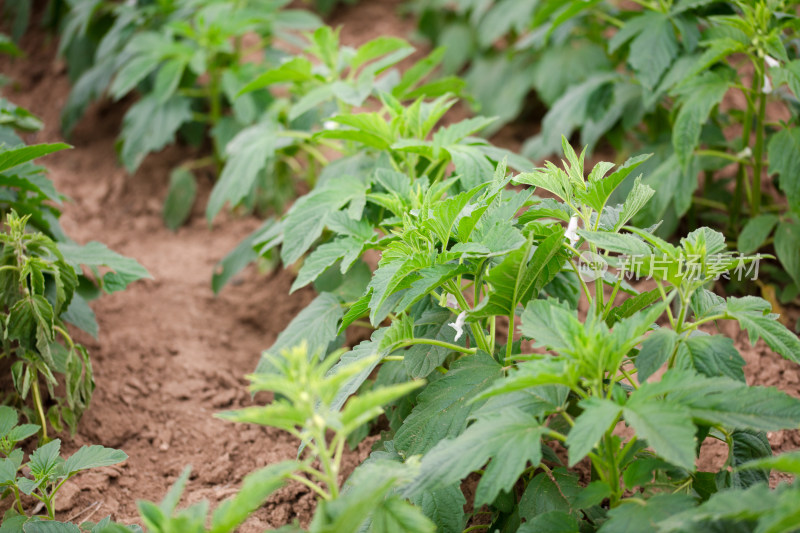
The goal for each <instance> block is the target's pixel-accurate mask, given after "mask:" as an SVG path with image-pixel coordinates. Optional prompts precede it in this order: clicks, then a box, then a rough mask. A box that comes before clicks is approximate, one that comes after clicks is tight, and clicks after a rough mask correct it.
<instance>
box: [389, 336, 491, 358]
mask: <svg viewBox="0 0 800 533" xmlns="http://www.w3.org/2000/svg"><path fill="white" fill-rule="evenodd" d="M415 344H427V345H430V346H438V347H440V348H446V349H448V350H451V351H453V352H461V353H466V354H473V353H475V352H477V351H478V349H477V348H464V347H463V346H459V345H458V344H452V343H449V342H444V341H438V340H436V339H409V340H406V341H403V342H401V343H400V344H398V345H397V347H396V348H395V350H399V349H400V348H407V347H409V346H414V345H415ZM386 360H390V361H391V359H389V358H388V357H384V361H386Z"/></svg>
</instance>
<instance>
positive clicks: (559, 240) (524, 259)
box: [471, 226, 565, 317]
mask: <svg viewBox="0 0 800 533" xmlns="http://www.w3.org/2000/svg"><path fill="white" fill-rule="evenodd" d="M563 242H564V228H562V227H560V226H559V227H557V228H556V229H555V231H554V232H553V233H552V234H551V235H550V236H548V237H547V238H546V239H544V240H543V241H542V242H541V243H539V246H537V247H536V250H535V251H534V252H533V255H532V256H530V260H528V257H529V254H530V249H531V242H530V241H528V244H527V245H526V246H523V247H521V248H520V249H519V250H517V251H515V252H512V253H510V254H509V255H508V256H506V258H505V259H504V260H503V262H502V263H500V264H499V265H498V266H496V267H494V268H492V269H490V270H489V271H488V273H487V274H486V276H485V280H486V281H488V282H489V283H490V284H491V290H490V292H489V295H488V298H487V301H486V304H485V305H483V302H481V306H479V307H478V308H476V309H475V310H474V311H473V312H472V313H471V315H472V316H475V317H483V316H491V315H505V316H510V315H511V314H512V313H515V312H516V309H517V306H518V305H519V304H520V303H522V304H525V303H526V302H527V301H528V300H529V299H530V298H532V297H533V296H535V295H538V293H539V291H540V290H541V289H542V288H544V286H545V285H547V284H548V283H549V282H550V281H552V279H553V278H554V277H555V276H556V274H558V272H559V271H560V270H561V265H562V264H563V263H564V261H565V257H564V256H563V254H559V252H560V251H561V250H562V245H563Z"/></svg>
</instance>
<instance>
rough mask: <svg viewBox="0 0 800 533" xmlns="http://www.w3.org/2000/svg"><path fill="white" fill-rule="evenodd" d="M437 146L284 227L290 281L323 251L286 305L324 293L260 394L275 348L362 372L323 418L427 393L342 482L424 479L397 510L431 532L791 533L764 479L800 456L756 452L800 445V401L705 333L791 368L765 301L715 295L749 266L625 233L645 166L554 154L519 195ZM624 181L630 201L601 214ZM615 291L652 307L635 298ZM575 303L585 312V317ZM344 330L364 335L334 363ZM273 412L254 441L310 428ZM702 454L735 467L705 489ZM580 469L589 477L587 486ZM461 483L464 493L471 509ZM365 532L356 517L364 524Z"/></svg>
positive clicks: (784, 490)
mask: <svg viewBox="0 0 800 533" xmlns="http://www.w3.org/2000/svg"><path fill="white" fill-rule="evenodd" d="M414 105H416V104H413V105H412V106H409V107H408V108H407V110H408V109H411V108H413V107H414ZM458 126H459V125H458V124H456V125H453V126H449V127H448V128H443V129H442V130H440V132H442V131H448V129H449V128H457V127H458ZM439 135H440V134H439V133H437V134H436V135H434V137H433V139H434V140H432V141H420V140H417V141H415V142H413V143H412V142H408V143H403V146H407V145H410V146H413V148H412V149H411V151H412V153H414V154H416V155H417V156H419V157H420V159H418V160H415V164H413V165H410V166H409V167H403V166H402V164H398V163H397V161H396V160H395V158H394V157H387V155H388V154H385V155H383V156H382V157H381V156H379V157H378V163H377V164H375V165H374V166H373V167H371V168H367V169H366V170H365V171H362V172H360V173H355V172H353V171H352V170H351V171H350V172H351V174H349V175H348V173H346V172H343V171H339V172H337V173H336V174H335V175H334V176H332V177H330V178H328V179H329V180H331V186H330V187H326V186H325V183H326V182H324V181H322V180H320V185H318V187H317V188H316V189H314V190H313V191H311V192H310V193H309V194H308V195H307V196H305V197H303V198H301V199H300V200H299V201H297V202H296V203H295V204H294V206H293V207H292V208H291V209H290V210H289V212H288V213H287V215H286V217H284V219H283V220H282V221H281V223H280V226H281V227H282V233H283V235H282V238H283V239H284V240H283V246H282V249H281V256H282V257H283V258H284V260H285V262H287V263H289V262H293V261H295V260H296V259H298V258H300V257H302V255H303V254H305V253H306V252H307V251H308V250H310V249H311V247H312V246H314V245H316V247H314V248H313V251H311V252H310V253H308V255H307V256H306V257H305V258H304V259H303V263H302V266H301V268H300V269H299V271H298V276H297V280H296V282H295V285H294V287H293V288H294V289H296V288H299V287H302V286H303V285H305V284H308V283H311V282H315V283H316V287H317V289H318V291H321V292H320V295H319V296H318V297H317V298H316V299H315V300H314V301H313V302H312V303H311V304H310V305H309V306H308V307H307V308H306V309H305V310H304V311H302V312H301V313H300V314H299V315H298V316H297V317H296V318H295V319H294V320H293V321H292V322H291V324H290V325H289V327H288V328H287V329H286V330H285V331H284V332H283V333H282V334H281V335H280V336H279V337H278V339H277V341H276V343H275V344H274V345H273V346H272V347H271V348H270V349H268V350H267V351H265V352H264V356H263V358H262V361H261V363H260V365H259V367H258V369H257V374H256V376H255V377H254V378H253V379H254V383H259V381H260V380H264V381H265V382H268V383H270V384H273V383H276V382H278V380H280V379H282V378H281V376H283V375H284V374H285V370H284V369H285V367H286V366H287V365H290V364H291V363H290V362H289V361H290V359H288V357H289V356H287V355H285V350H287V349H290V347H292V346H295V345H297V344H298V343H299V342H301V340H304V341H305V342H307V346H308V350H309V351H308V353H309V354H317V355H311V356H310V357H311V359H314V358H315V357H320V358H321V359H322V361H323V364H326V363H327V364H328V365H330V366H331V369H330V371H329V372H328V375H329V376H331V377H334V376H340V373H341V372H346V371H347V370H349V369H351V368H354V367H352V366H351V365H354V364H356V363H363V367H361V369H360V371H359V372H357V373H354V374H353V375H348V377H347V379H345V380H343V381H342V382H341V383H340V384H339V386H338V390H337V392H336V394H335V395H333V398H332V400H327V401H325V402H322V404H323V405H328V406H329V407H330V409H332V410H335V411H336V410H339V409H343V411H342V412H343V413H344V412H347V410H348V409H349V408H350V407H351V406H352V405H358V404H359V402H360V401H361V399H362V398H364V397H371V396H370V395H371V394H372V392H371V391H373V390H375V389H377V390H381V388H382V387H387V386H393V385H400V384H405V383H408V382H409V380H425V381H426V384H425V385H424V386H422V387H421V388H419V389H418V390H417V389H415V390H414V391H413V392H410V393H407V394H405V395H403V396H402V397H400V398H398V399H394V400H392V401H388V400H387V402H386V406H385V412H386V419H387V420H386V422H387V423H388V429H387V430H386V431H384V432H383V433H382V436H381V440H380V441H378V443H377V444H376V445H375V448H374V451H373V455H372V456H371V459H370V460H369V461H367V462H366V463H365V464H364V465H362V466H361V467H359V468H358V469H357V470H356V472H354V474H353V479H360V478H359V476H360V475H361V471H362V469H365V470H368V469H369V468H370V465H371V464H372V462H373V461H381V462H383V461H386V460H389V461H394V462H395V463H396V465H397V467H398V468H401V465H405V467H406V468H414V469H418V470H416V472H415V473H414V474H413V475H412V476H411V479H410V480H407V481H405V482H403V483H400V484H398V485H397V486H396V487H395V488H394V491H393V492H392V494H397V495H399V496H400V497H402V498H406V499H407V500H408V501H409V502H412V503H414V504H415V505H417V506H418V507H419V509H420V510H421V511H422V513H423V514H424V515H425V516H426V517H427V518H428V520H430V521H431V522H433V524H434V525H435V526H436V528H437V529H438V530H441V531H461V530H463V529H464V528H465V527H467V526H468V527H470V528H475V529H484V528H485V529H487V530H492V531H494V530H500V531H517V530H520V531H551V530H552V531H578V530H580V531H587V530H588V531H594V530H599V531H604V532H609V531H632V530H635V531H645V530H648V531H649V530H664V531H672V530H675V531H694V530H697V531H707V530H708V528H709V527H719V528H722V529H724V528H725V527H728V526H729V525H730V524H734V523H735V524H736V527H741V528H742V530H751V529H755V528H758V530H759V531H761V530H773V531H790V530H793V529H795V528H796V527H797V525H798V524H797V522H796V518H795V516H794V511H793V510H792V508H790V507H789V506H781V504H780V503H779V502H781V501H789V499H791V498H793V497H796V496H797V490H798V487H797V485H782V486H780V487H779V488H778V489H777V490H774V491H770V490H769V485H768V480H769V472H768V469H769V468H778V469H782V470H784V471H787V472H793V471H794V467H792V466H789V465H791V464H793V461H794V455H791V454H790V455H784V456H778V457H776V458H772V451H771V448H770V446H769V442H768V441H767V440H766V432H767V431H777V430H781V429H794V428H796V427H798V424H799V423H800V401H798V400H797V399H796V398H793V397H791V396H788V395H787V394H785V393H783V392H780V391H778V390H777V389H773V388H764V387H750V386H748V385H747V383H746V382H745V380H744V372H743V366H744V364H745V363H744V360H743V359H742V358H741V356H740V355H739V353H738V351H737V349H736V347H735V346H734V343H733V341H732V340H731V339H730V338H727V337H725V336H724V335H721V334H718V333H713V331H711V330H712V329H713V325H714V324H715V323H717V322H718V321H721V320H734V321H737V322H738V323H739V325H740V327H741V328H742V329H744V330H746V331H747V332H748V334H749V338H750V341H751V342H753V343H754V342H755V341H756V340H758V339H763V340H764V341H765V342H766V343H767V345H768V346H769V347H770V348H772V349H773V350H775V351H776V352H778V353H780V354H781V355H783V356H784V357H786V358H788V359H790V360H792V361H795V362H798V356H800V341H799V340H798V338H797V336H796V335H794V334H793V333H792V332H790V331H789V330H787V329H786V328H785V327H784V326H783V325H782V324H781V323H780V322H779V321H777V315H775V314H773V313H771V307H770V304H769V303H768V302H766V301H765V300H762V299H760V298H756V297H752V296H750V297H744V298H737V297H729V298H727V299H724V298H721V297H719V296H717V295H715V294H714V293H713V292H711V291H709V290H708V288H707V287H709V286H710V284H713V282H714V280H715V279H716V278H718V277H719V276H721V275H723V274H724V273H726V272H730V271H733V270H735V269H738V268H743V267H747V266H752V264H751V263H752V262H754V261H755V260H757V259H758V258H757V257H755V256H749V257H741V256H738V255H736V254H734V253H733V252H731V251H730V250H728V248H727V246H726V244H725V240H724V237H723V236H722V234H720V233H719V232H716V231H714V230H711V229H709V228H700V229H698V230H695V231H693V232H691V233H690V234H689V235H687V236H686V237H685V238H683V239H681V241H680V244H679V245H677V246H676V245H672V244H669V243H667V242H666V241H664V240H662V239H661V238H659V237H658V236H656V235H655V233H654V231H655V228H649V229H645V228H639V227H637V226H634V225H631V220H632V219H635V217H636V215H637V213H639V212H641V211H642V210H643V209H645V208H646V206H647V203H648V202H649V201H650V200H651V198H652V197H653V194H654V191H653V189H652V188H650V187H649V186H648V185H646V184H645V180H644V179H643V178H642V176H641V175H640V176H638V177H636V178H635V179H631V178H633V172H634V170H636V169H637V167H639V166H640V165H643V164H644V163H645V161H646V160H647V159H648V157H649V156H640V157H636V158H633V159H631V160H629V161H628V162H626V163H625V164H624V165H622V166H620V167H618V168H616V169H614V165H613V164H609V163H599V164H598V165H597V166H595V167H594V168H593V169H591V171H585V170H584V154H580V155H578V154H576V153H575V152H574V151H572V149H571V147H570V146H569V144H567V143H566V141H565V140H564V141H563V150H564V152H565V154H566V159H567V160H566V162H565V164H564V168H559V167H556V166H555V165H553V164H551V163H548V164H547V165H546V166H545V167H544V168H541V169H538V170H535V171H534V172H525V173H522V174H517V175H516V176H512V175H509V174H508V172H507V169H506V166H505V164H504V163H502V162H501V163H499V164H497V165H493V164H492V163H489V164H490V165H491V166H494V167H495V168H493V169H491V172H490V173H488V174H485V173H482V171H480V170H477V169H476V168H474V167H470V166H469V165H468V166H467V167H464V166H462V167H461V168H460V169H459V170H456V171H452V170H445V171H444V172H443V173H441V174H439V173H438V172H437V171H438V169H439V167H438V166H437V165H436V164H431V162H432V161H435V157H436V156H435V155H434V154H436V153H437V151H436V148H435V147H438V146H441V145H442V144H441V141H439V142H437V140H436V139H437V138H438V139H441V137H439ZM388 152H389V153H391V148H390V149H389V150H388ZM381 160H382V162H381ZM342 164H345V163H342ZM408 168H411V169H417V170H416V171H411V172H409V171H408V170H407V169H408ZM420 169H421V171H420ZM426 169H430V170H429V172H430V173H429V172H426V171H425V170H426ZM448 169H452V167H448ZM468 169H469V170H473V171H475V172H474V173H473V174H470V172H469V170H468ZM626 181H631V182H632V185H631V187H630V192H629V193H628V194H627V196H626V197H625V198H624V199H623V201H622V202H621V203H619V204H615V203H613V202H612V201H611V198H612V196H613V195H614V193H615V191H616V190H617V189H618V188H619V187H621V186H622V184H623V183H624V182H626ZM334 183H335V184H336V185H335V186H334V185H333V184H334ZM510 185H514V187H510ZM351 187H352V190H350V188H351ZM536 189H542V190H544V191H547V193H548V196H549V197H548V198H542V197H539V196H536V195H534V192H535V190H536ZM345 191H349V192H345ZM337 192H338V195H337ZM362 194H363V200H360V198H361V195H362ZM553 197H555V199H554V198H553ZM354 199H355V200H356V203H355V205H356V206H357V207H353V206H354ZM311 210H314V212H315V213H317V215H316V217H314V218H313V219H312V218H311V217H310V213H311ZM295 228H297V231H298V233H297V234H296V236H295V234H293V232H294V231H295ZM273 231H274V230H273ZM290 235H291V238H289V236H290ZM301 236H303V237H304V238H303V239H301V238H300V237H301ZM276 240H280V237H272V238H271V239H269V240H265V241H263V242H262V248H261V249H262V251H265V250H267V249H269V248H270V247H271V246H274V245H275V244H276ZM370 249H372V250H378V251H379V252H380V260H379V262H378V267H377V269H376V270H375V271H374V273H370V271H369V269H368V268H367V267H366V266H364V265H363V264H362V263H361V260H360V257H361V256H362V255H363V253H364V251H365V250H370ZM586 252H591V253H593V254H597V255H598V256H600V257H602V258H603V261H605V262H607V264H609V265H610V269H609V271H608V272H606V273H605V275H602V276H599V277H597V278H596V279H594V281H591V280H589V281H587V280H585V279H584V278H583V277H580V276H578V273H579V272H581V270H580V268H579V264H580V260H579V259H580V257H581V254H582V253H586ZM630 257H638V258H640V259H641V260H640V261H639V262H636V263H633V264H631V263H630V262H629V261H628V259H627V258H630ZM689 265H691V268H690V267H689ZM626 274H628V275H629V276H631V275H632V276H636V277H638V278H645V277H647V278H648V279H651V285H652V288H650V289H649V290H647V291H644V292H641V291H639V290H637V289H636V288H634V287H633V286H631V285H630V284H629V283H628V282H627V281H626V279H627V277H629V276H626ZM581 299H583V300H584V301H586V302H588V309H586V311H585V312H580V313H579V311H578V308H579V302H580V300H581ZM350 327H357V328H369V329H371V330H373V332H372V334H371V335H370V338H369V339H368V340H365V341H363V342H362V343H360V344H359V345H357V346H356V347H355V348H353V349H352V350H350V351H347V352H346V353H344V355H341V356H339V355H338V352H336V351H335V350H336V347H337V346H338V345H340V343H341V342H342V339H343V336H342V334H343V333H344V332H345V331H346V330H347V329H348V328H350ZM362 331H363V330H362ZM281 353H284V356H283V357H280V356H279V354H281ZM325 353H333V354H334V358H335V361H331V360H330V359H328V358H326V357H325V356H324V354H325ZM662 372H663V373H662ZM658 374H661V375H660V377H659V379H655V376H656V375H658ZM270 390H273V391H276V392H278V393H280V394H283V389H277V388H270ZM279 397H281V398H282V399H281V400H279V401H278V402H277V403H275V404H272V405H270V406H267V407H265V408H263V410H259V409H262V408H254V410H253V411H252V412H253V413H254V414H253V417H252V418H251V419H250V421H257V422H260V423H268V424H271V425H276V426H278V427H285V428H288V427H289V426H291V425H292V424H295V425H296V424H297V421H296V419H295V418H294V416H295V415H297V416H298V417H300V418H302V417H304V416H306V415H303V414H302V412H299V413H295V412H294V411H293V410H292V408H290V407H289V405H293V404H287V403H286V402H287V401H288V402H291V400H292V399H293V398H292V396H291V395H287V396H286V398H283V397H282V396H279ZM287 409H288V410H287ZM255 413H259V414H258V415H256V414H255ZM280 424H284V426H280ZM368 432H369V427H368V426H364V427H362V428H361V429H360V431H358V432H355V433H354V435H355V436H354V437H353V438H351V439H350V440H351V441H352V442H353V443H355V442H357V440H358V438H359V437H363V436H364V435H366V434H367V433H368ZM298 436H299V437H300V438H301V439H307V436H306V435H303V434H298ZM711 441H718V442H721V443H722V445H724V446H725V447H726V449H727V450H728V456H727V459H726V461H725V463H724V464H723V465H721V466H720V467H719V469H718V470H714V471H708V472H704V471H698V470H697V468H696V460H697V457H699V455H700V453H701V451H702V450H703V449H704V447H705V446H708V445H709V443H710V442H711ZM304 442H305V441H304ZM323 464H324V461H323ZM578 464H585V465H587V466H588V467H589V468H588V470H589V472H590V474H587V475H586V476H584V478H581V477H579V476H578V475H577V474H576V472H575V470H574V469H572V467H575V466H576V465H578ZM386 471H388V470H386ZM377 476H378V474H372V475H371V476H370V477H377ZM465 480H466V481H465ZM469 480H472V482H473V483H474V482H475V481H477V486H476V487H475V485H470V486H472V487H475V488H474V489H473V490H470V491H468V492H467V494H474V496H472V497H471V498H470V500H469V501H468V500H467V497H466V496H465V492H464V491H463V488H464V487H465V485H463V483H464V482H467V483H470V481H469ZM751 496H752V498H751ZM784 498H785V500H784ZM731 501H736V502H738V503H737V505H736V506H730V505H728V502H731ZM465 506H466V508H470V509H472V512H471V513H470V514H467V513H466V512H465ZM376 514H378V515H380V512H378V511H376ZM371 520H372V522H371ZM374 520H380V519H376V518H375V515H373V514H372V511H371V510H370V509H369V508H368V507H367V506H366V505H365V507H364V509H363V510H362V513H361V515H360V518H359V524H360V525H361V526H363V525H364V524H372V525H371V526H370V527H375V522H374ZM356 527H358V526H356ZM398 527H400V529H398V530H400V531H403V530H407V531H413V530H414V529H413V527H410V526H408V527H406V528H405V529H403V527H402V526H398ZM772 527H774V529H770V528H772Z"/></svg>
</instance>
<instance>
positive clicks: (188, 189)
mask: <svg viewBox="0 0 800 533" xmlns="http://www.w3.org/2000/svg"><path fill="white" fill-rule="evenodd" d="M196 195H197V181H196V180H195V178H194V174H192V173H191V172H190V171H188V170H186V169H185V168H176V169H175V170H173V171H172V172H171V173H170V175H169V189H168V190H167V198H166V200H164V211H163V214H162V216H163V218H164V224H166V226H167V227H168V228H169V229H171V230H172V231H175V230H177V229H178V228H179V227H181V226H182V225H183V224H184V222H186V220H187V219H188V218H189V215H191V214H192V207H193V206H194V199H195V196H196Z"/></svg>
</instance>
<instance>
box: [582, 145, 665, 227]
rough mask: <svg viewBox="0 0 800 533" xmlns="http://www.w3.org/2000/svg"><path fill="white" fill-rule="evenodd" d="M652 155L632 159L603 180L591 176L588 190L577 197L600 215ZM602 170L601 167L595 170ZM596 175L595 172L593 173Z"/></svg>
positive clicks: (587, 185) (587, 186)
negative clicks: (620, 186) (614, 193)
mask: <svg viewBox="0 0 800 533" xmlns="http://www.w3.org/2000/svg"><path fill="white" fill-rule="evenodd" d="M651 155H652V154H644V155H640V156H636V157H632V158H630V159H628V160H627V161H625V164H623V165H622V166H620V167H619V168H618V169H617V170H616V171H615V172H614V173H612V174H611V175H609V176H608V177H606V178H603V179H596V178H595V179H592V178H593V176H589V182H588V183H587V184H586V190H585V191H580V192H579V193H578V194H576V196H577V197H578V198H579V199H581V200H583V201H584V202H586V203H587V204H589V205H590V206H591V207H592V208H593V209H594V210H595V211H597V212H598V213H600V212H601V211H603V208H604V207H605V205H606V202H608V199H609V198H610V197H611V194H612V193H613V192H614V191H615V190H616V189H617V187H619V185H620V184H621V183H622V182H623V181H625V178H627V177H628V176H629V175H630V173H631V172H633V171H634V170H635V169H636V167H638V166H639V165H641V164H642V163H644V162H645V161H647V160H648V159H649V158H650V156H651ZM598 168H600V167H599V165H598V166H597V167H595V169H598ZM592 174H594V171H593V172H592Z"/></svg>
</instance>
